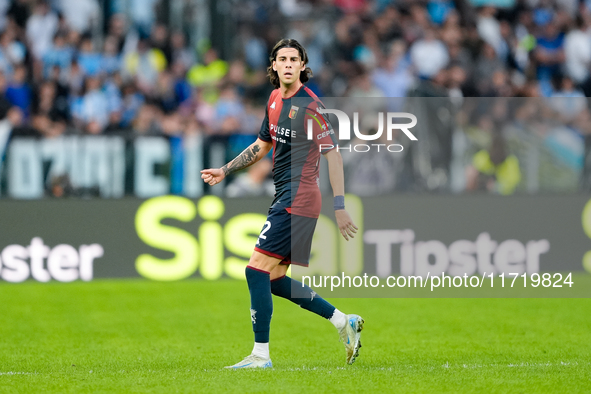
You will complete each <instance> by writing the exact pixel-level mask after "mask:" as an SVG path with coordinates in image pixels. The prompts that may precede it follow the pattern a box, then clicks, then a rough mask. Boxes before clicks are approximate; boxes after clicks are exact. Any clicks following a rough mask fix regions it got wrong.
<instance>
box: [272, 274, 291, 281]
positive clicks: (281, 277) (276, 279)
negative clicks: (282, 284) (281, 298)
mask: <svg viewBox="0 0 591 394" xmlns="http://www.w3.org/2000/svg"><path fill="white" fill-rule="evenodd" d="M286 276H287V275H283V276H280V277H279V278H275V279H271V282H276V281H278V280H281V279H283V278H285V277H286Z"/></svg>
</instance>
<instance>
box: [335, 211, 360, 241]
mask: <svg viewBox="0 0 591 394" xmlns="http://www.w3.org/2000/svg"><path fill="white" fill-rule="evenodd" d="M334 214H335V216H336V218H337V225H338V226H339V230H340V232H341V234H342V235H343V237H344V238H345V239H346V240H347V241H348V240H349V238H355V234H356V233H357V230H359V228H358V227H357V226H356V225H355V223H353V220H352V219H351V216H349V212H347V211H346V210H344V209H339V210H338V211H335V212H334Z"/></svg>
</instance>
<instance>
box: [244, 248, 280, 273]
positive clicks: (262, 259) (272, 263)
mask: <svg viewBox="0 0 591 394" xmlns="http://www.w3.org/2000/svg"><path fill="white" fill-rule="evenodd" d="M278 264H279V260H277V259H275V258H273V257H270V256H266V255H264V254H262V253H258V252H254V253H253V254H252V256H250V261H249V262H248V266H249V267H251V268H256V269H258V270H262V271H266V272H269V273H270V272H271V271H272V270H273V269H274V268H275V267H276V266H277V265H278Z"/></svg>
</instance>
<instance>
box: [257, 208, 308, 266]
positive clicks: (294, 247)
mask: <svg viewBox="0 0 591 394" xmlns="http://www.w3.org/2000/svg"><path fill="white" fill-rule="evenodd" d="M317 221H318V219H317V218H309V217H305V216H297V215H292V214H291V213H289V212H288V211H287V209H285V208H271V209H269V214H268V216H267V221H266V222H265V224H264V225H263V229H262V230H261V233H260V235H259V239H258V241H257V244H256V246H255V248H254V249H255V250H256V251H257V252H260V253H262V254H265V255H267V256H271V257H275V258H278V259H281V264H288V265H289V264H297V265H301V266H304V267H307V266H308V264H309V262H310V250H311V248H312V237H313V236H314V230H315V229H316V222H317Z"/></svg>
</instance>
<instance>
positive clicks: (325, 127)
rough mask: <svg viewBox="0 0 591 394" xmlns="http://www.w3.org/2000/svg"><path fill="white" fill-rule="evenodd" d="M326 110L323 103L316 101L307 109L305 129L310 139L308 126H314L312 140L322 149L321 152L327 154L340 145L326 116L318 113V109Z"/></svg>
mask: <svg viewBox="0 0 591 394" xmlns="http://www.w3.org/2000/svg"><path fill="white" fill-rule="evenodd" d="M321 108H324V107H323V106H322V104H321V103H319V102H317V101H314V102H312V103H311V104H310V105H308V108H306V117H305V119H304V128H305V130H306V133H307V134H308V138H310V130H308V124H309V123H310V121H311V124H312V133H311V134H312V136H311V137H312V139H313V140H314V143H315V144H316V145H317V146H318V147H319V148H320V152H321V153H322V154H325V153H327V152H329V151H331V150H333V149H336V147H337V146H338V145H339V143H338V140H337V138H336V135H335V132H334V129H333V127H332V125H331V123H330V121H329V120H328V117H327V116H326V115H322V114H321V113H320V112H318V109H321Z"/></svg>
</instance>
